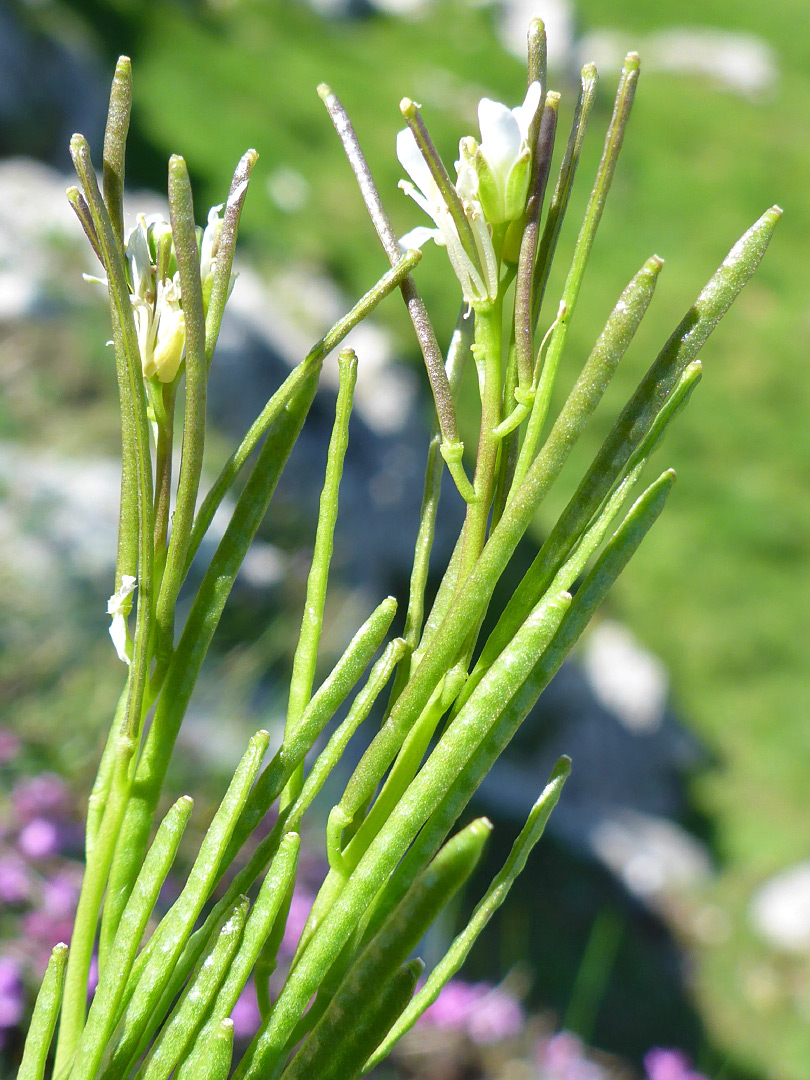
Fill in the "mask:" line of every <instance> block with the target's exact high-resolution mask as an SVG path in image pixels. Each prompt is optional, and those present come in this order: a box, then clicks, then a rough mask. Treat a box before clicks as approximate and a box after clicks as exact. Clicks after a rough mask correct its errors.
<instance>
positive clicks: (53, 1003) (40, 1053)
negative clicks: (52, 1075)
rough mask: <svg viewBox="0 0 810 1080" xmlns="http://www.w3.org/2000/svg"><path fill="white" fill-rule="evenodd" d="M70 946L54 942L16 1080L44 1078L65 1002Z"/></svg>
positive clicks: (41, 1079) (40, 1079)
mask: <svg viewBox="0 0 810 1080" xmlns="http://www.w3.org/2000/svg"><path fill="white" fill-rule="evenodd" d="M67 952H68V947H67V945H65V944H64V942H60V943H59V944H58V945H55V946H54V949H53V952H52V953H51V958H50V960H49V961H48V967H47V968H46V970H45V976H44V978H43V980H42V985H41V986H40V988H39V993H38V994H37V1000H36V1004H35V1005H34V1015H33V1016H32V1017H31V1023H30V1024H29V1025H28V1034H27V1035H26V1037H25V1047H24V1049H23V1056H22V1061H21V1063H20V1070H19V1072H18V1073H17V1080H44V1078H45V1067H46V1065H47V1062H48V1053H49V1051H50V1048H51V1041H52V1039H53V1033H54V1031H55V1030H56V1022H57V1020H58V1019H59V1008H60V1006H61V1004H62V992H63V987H64V978H65V964H66V963H67Z"/></svg>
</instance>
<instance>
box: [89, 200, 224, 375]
mask: <svg viewBox="0 0 810 1080" xmlns="http://www.w3.org/2000/svg"><path fill="white" fill-rule="evenodd" d="M237 193H238V194H241V193H242V192H241V190H240V189H237ZM223 205H224V204H222V203H220V205H219V206H213V207H212V208H211V209H210V210H209V211H208V223H207V225H206V227H205V229H200V228H198V229H197V241H198V246H199V249H200V282H201V284H202V292H203V308H204V310H206V311H207V309H208V302H209V300H210V297H211V288H212V285H213V273H214V268H215V266H216V259H217V249H218V247H219V238H220V235H221V233H222V219H221V217H220V212H221V210H222V208H223ZM124 254H125V257H126V261H127V266H128V270H129V279H130V285H131V288H132V292H131V293H130V297H129V298H130V301H131V303H132V312H133V315H134V318H135V330H136V333H137V336H138V349H139V351H140V354H141V369H142V371H143V375H144V378H146V379H153V378H157V379H158V381H159V382H162V383H170V382H174V380H175V379H176V378H177V372H178V371H179V370H180V365H181V364H182V362H183V351H184V349H185V345H186V317H185V315H184V313H183V298H182V296H181V293H180V275H179V274H178V272H177V259H176V256H175V253H174V248H173V241H172V228H171V225H170V223H169V222H168V221H166V219H165V218H163V217H161V215H160V214H150V215H149V217H146V216H145V215H144V214H138V216H137V219H136V223H135V225H134V227H133V228H132V229H130V231H129V233H128V234H127V237H126V244H125V251H124ZM83 277H84V278H85V280H87V281H93V282H98V283H99V284H101V285H106V284H107V282H106V281H105V280H103V279H102V278H96V277H90V276H89V275H88V274H84V275H83ZM235 278H236V275H235V274H231V280H230V288H233V283H234V281H235Z"/></svg>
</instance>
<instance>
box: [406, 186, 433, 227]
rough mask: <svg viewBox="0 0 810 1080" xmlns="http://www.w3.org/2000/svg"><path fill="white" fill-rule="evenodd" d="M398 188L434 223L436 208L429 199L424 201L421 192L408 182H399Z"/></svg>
mask: <svg viewBox="0 0 810 1080" xmlns="http://www.w3.org/2000/svg"><path fill="white" fill-rule="evenodd" d="M399 186H400V188H402V190H403V191H404V192H405V194H406V195H409V196H410V197H411V198H412V199H413V201H414V202H415V203H416V205H417V206H418V207H420V209H422V210H424V211H425V213H426V214H427V216H428V217H431V218H433V220H434V221H436V207H435V206H434V204H433V203H432V202H430V200H429V199H426V198H425V196H424V195H423V194H422V192H421V191H417V189H416V188H415V187H414V186H413V184H412V183H411V182H410V181H409V180H400V182H399Z"/></svg>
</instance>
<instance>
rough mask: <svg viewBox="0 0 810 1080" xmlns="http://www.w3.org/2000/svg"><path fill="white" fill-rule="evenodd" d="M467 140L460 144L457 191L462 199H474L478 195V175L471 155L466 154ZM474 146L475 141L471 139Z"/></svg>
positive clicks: (457, 163)
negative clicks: (464, 148)
mask: <svg viewBox="0 0 810 1080" xmlns="http://www.w3.org/2000/svg"><path fill="white" fill-rule="evenodd" d="M464 142H465V140H464V139H462V140H461V141H460V142H459V144H458V161H457V162H456V191H457V192H458V193H459V195H460V196H461V198H462V199H467V200H470V199H474V198H476V196H477V195H478V173H477V172H476V171H475V167H474V165H473V163H472V158H471V154H469V153H466V154H465V153H464V150H463V146H464ZM470 142H472V143H473V145H474V140H472V139H470Z"/></svg>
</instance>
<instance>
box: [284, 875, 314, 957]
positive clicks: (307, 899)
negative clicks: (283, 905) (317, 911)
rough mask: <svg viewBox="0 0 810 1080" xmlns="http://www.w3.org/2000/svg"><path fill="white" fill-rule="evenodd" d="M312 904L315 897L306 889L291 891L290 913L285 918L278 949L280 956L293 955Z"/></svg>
mask: <svg viewBox="0 0 810 1080" xmlns="http://www.w3.org/2000/svg"><path fill="white" fill-rule="evenodd" d="M314 902H315V897H314V896H313V895H312V893H311V892H309V891H308V890H307V889H299V888H296V889H294V890H293V895H292V901H291V903H290V913H289V915H288V916H287V925H286V926H285V927H284V936H283V938H282V939H281V946H280V949H279V951H280V952H281V953H282V955H285V956H292V955H293V954H294V953H295V950H296V947H297V945H298V941H299V939H300V937H301V934H302V933H303V930H304V927H305V926H306V922H307V919H308V918H309V913H310V911H311V910H312V905H313V903H314Z"/></svg>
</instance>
